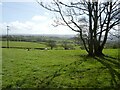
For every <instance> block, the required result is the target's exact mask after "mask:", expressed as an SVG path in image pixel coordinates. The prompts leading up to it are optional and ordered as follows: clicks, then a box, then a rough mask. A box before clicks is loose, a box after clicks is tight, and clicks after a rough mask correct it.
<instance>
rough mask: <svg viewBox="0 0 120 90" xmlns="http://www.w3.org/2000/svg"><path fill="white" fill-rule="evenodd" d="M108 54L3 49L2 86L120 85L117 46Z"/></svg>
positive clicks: (72, 86) (114, 86) (107, 50)
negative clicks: (93, 56) (91, 56)
mask: <svg viewBox="0 0 120 90" xmlns="http://www.w3.org/2000/svg"><path fill="white" fill-rule="evenodd" d="M104 53H105V54H106V55H107V56H106V57H104V58H98V57H95V58H90V57H87V56H86V55H87V53H86V52H85V51H84V50H30V51H27V50H25V49H11V48H9V49H7V48H4V49H2V60H3V61H2V70H3V72H2V88H105V90H106V89H108V90H110V89H113V88H115V89H116V90H117V89H118V88H120V60H119V59H118V50H117V49H105V50H104Z"/></svg>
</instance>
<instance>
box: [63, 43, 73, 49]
mask: <svg viewBox="0 0 120 90" xmlns="http://www.w3.org/2000/svg"><path fill="white" fill-rule="evenodd" d="M61 46H62V47H63V48H64V49H65V50H69V49H74V48H73V45H71V44H70V43H69V42H67V41H63V42H62V45H61Z"/></svg>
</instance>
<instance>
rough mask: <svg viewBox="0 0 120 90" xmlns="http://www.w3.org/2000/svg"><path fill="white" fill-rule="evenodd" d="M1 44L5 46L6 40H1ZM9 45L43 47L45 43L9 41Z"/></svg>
mask: <svg viewBox="0 0 120 90" xmlns="http://www.w3.org/2000/svg"><path fill="white" fill-rule="evenodd" d="M2 46H3V47H7V42H6V41H2ZM9 47H27V48H45V47H46V45H45V44H43V43H33V42H17V41H9Z"/></svg>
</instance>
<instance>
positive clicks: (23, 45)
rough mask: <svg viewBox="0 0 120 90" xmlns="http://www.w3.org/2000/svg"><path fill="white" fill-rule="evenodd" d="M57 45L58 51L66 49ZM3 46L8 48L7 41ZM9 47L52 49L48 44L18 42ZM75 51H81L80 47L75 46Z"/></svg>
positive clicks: (3, 42)
mask: <svg viewBox="0 0 120 90" xmlns="http://www.w3.org/2000/svg"><path fill="white" fill-rule="evenodd" d="M56 44H57V47H55V48H53V49H56V50H63V49H64V48H63V47H61V44H58V43H56ZM2 46H3V47H7V42H6V41H2ZM73 46H74V45H73ZM9 47H26V48H48V49H50V47H48V46H47V45H46V43H43V42H42V43H37V42H17V41H10V42H9ZM74 48H75V49H77V50H78V49H80V46H74Z"/></svg>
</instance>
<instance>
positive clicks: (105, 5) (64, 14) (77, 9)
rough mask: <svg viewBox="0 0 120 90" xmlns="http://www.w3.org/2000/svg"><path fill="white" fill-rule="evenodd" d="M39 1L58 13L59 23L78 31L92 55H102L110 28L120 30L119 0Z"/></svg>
mask: <svg viewBox="0 0 120 90" xmlns="http://www.w3.org/2000/svg"><path fill="white" fill-rule="evenodd" d="M38 3H39V4H40V5H41V6H42V7H44V8H46V9H47V10H50V11H53V12H56V13H58V14H57V15H58V16H57V19H56V20H55V23H56V26H58V25H65V26H68V27H69V28H70V29H71V30H73V31H75V32H78V33H79V35H80V38H81V40H82V42H83V45H84V47H85V50H86V51H87V52H88V55H89V56H103V55H104V54H103V53H102V51H103V49H104V46H105V44H106V41H107V38H108V35H109V33H110V31H112V30H115V31H116V30H117V31H118V29H116V26H117V25H118V24H120V7H119V6H120V2H119V0H104V1H103V0H101V1H100V0H99V1H98V0H73V1H72V0H70V1H68V2H67V3H66V2H64V0H63V1H62V0H52V1H51V3H49V4H48V3H47V4H45V3H44V0H43V1H41V2H40V1H38ZM54 26H55V25H54ZM84 36H86V37H84ZM86 39H87V40H86Z"/></svg>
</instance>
